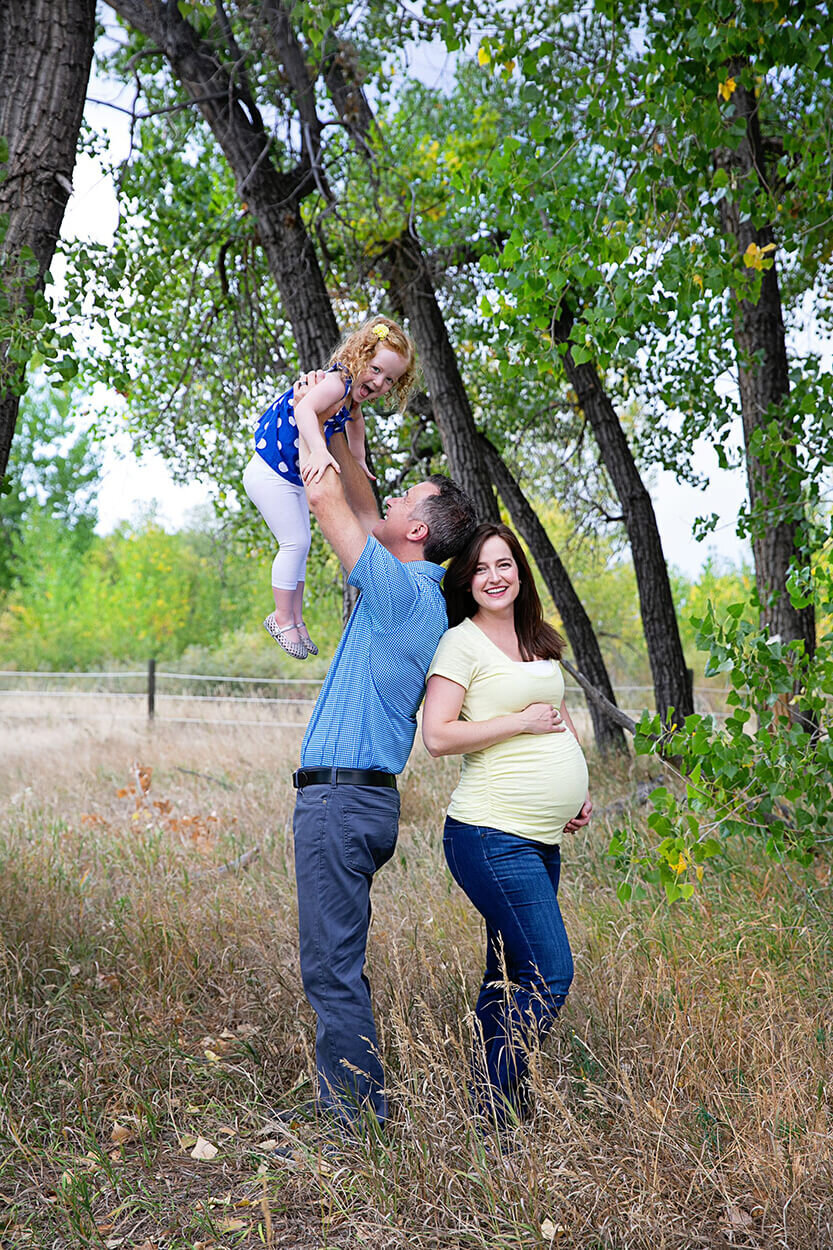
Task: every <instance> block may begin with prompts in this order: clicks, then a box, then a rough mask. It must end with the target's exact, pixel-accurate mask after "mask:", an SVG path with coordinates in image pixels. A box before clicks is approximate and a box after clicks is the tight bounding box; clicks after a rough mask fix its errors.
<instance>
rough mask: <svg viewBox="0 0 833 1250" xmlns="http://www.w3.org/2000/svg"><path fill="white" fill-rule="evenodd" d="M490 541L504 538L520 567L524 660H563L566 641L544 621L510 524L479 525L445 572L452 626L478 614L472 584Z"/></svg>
mask: <svg viewBox="0 0 833 1250" xmlns="http://www.w3.org/2000/svg"><path fill="white" fill-rule="evenodd" d="M489 538H502V539H503V541H504V542H505V543H506V545H507V546H508V548H509V550H510V551H511V553H512V557H513V559H514V561H515V563H516V564H517V566H518V578H519V582H520V584H519V587H518V597H517V599H516V600H515V605H514V606H515V634H516V636H517V639H518V648H519V650H520V653H521V655H522V656H523V658H524V659H525V660H538V659H540V660H560V659H561V654H562V652H563V650H564V639H563V638H562V637H561V635H560V634H559V633H557V632H556V631H555V630H554V629H553V627H552V625H548V624H547V622H546V621H545V620H544V610H543V608H542V607H541V600H540V598H539V597H538V591H537V589H536V587H535V579H534V578H533V576H532V569H531V568H530V567H529V561H528V560H527V558H526V556H525V555H524V552H523V548H522V547H521V544H520V543H519V542H518V540H517V538H516V537H515V534H514V533H513V531H512V530H511V529H510V528H509V526H508V525H502V524H499V525H493V524H491V522H486V523H485V524H483V525H478V527H477V529H476V530H475V531H474V533H473V534H472V536H471V538H470V539H469V541H468V543H467V544H466V546H465V547H464V548H463V550H462V551H461V552H460V554H459V555H458V556H455V557H454V559H453V560H452V561H451V563H450V564H449V566H448V568H447V569H446V573H445V578H444V579H443V594H444V595H445V601H446V605H447V607H448V623H449V625H450V626H453V625H459V624H460V622H461V621H464V620H465V619H466V617H471V616H474V614H475V612H476V611H477V604H476V603H475V601H474V597H473V595H472V593H471V584H472V580H473V578H474V571H475V569H476V568H477V566H478V564H479V563H480V553H481V551H482V550H483V544H484V543H485V542H486V541H487V540H488V539H489Z"/></svg>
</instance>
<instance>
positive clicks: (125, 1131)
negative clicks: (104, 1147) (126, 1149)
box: [110, 1124, 133, 1146]
mask: <svg viewBox="0 0 833 1250" xmlns="http://www.w3.org/2000/svg"><path fill="white" fill-rule="evenodd" d="M132 1136H133V1130H132V1129H131V1128H128V1127H127V1125H126V1124H114V1125H113V1130H112V1132H111V1133H110V1141H111V1142H112V1143H113V1145H114V1146H121V1145H122V1143H123V1142H126V1141H130V1139H131V1138H132Z"/></svg>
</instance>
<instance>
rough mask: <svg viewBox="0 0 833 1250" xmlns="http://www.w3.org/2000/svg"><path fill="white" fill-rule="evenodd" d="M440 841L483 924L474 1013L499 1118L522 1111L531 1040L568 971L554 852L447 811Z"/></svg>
mask: <svg viewBox="0 0 833 1250" xmlns="http://www.w3.org/2000/svg"><path fill="white" fill-rule="evenodd" d="M445 846H446V854H447V857H448V861H449V866H450V867H451V871H452V874H453V875H454V877H455V879H456V880H457V882H458V884H460V885H461V887H462V888H463V889H464V890H465V892H466V894H467V895H468V896H469V898H470V899H471V901H472V902H473V903H474V905H475V907H477V909H478V911H479V912H480V913H481V915H482V916H483V917H484V919H485V921H486V925H487V932H488V937H489V949H488V953H487V965H486V975H485V976H484V979H483V986H482V989H481V993H480V997H479V999H478V1004H477V1016H478V1020H479V1021H480V1023H481V1027H482V1030H483V1045H484V1052H483V1054H484V1062H485V1069H486V1072H485V1076H486V1080H487V1082H488V1086H489V1092H490V1093H491V1095H492V1098H493V1100H494V1115H495V1117H496V1118H497V1120H498V1123H499V1124H502V1123H504V1122H505V1117H506V1114H507V1110H508V1109H511V1111H513V1112H514V1113H515V1114H519V1113H520V1114H522V1113H523V1110H524V1106H523V1088H522V1087H523V1082H524V1080H525V1077H526V1075H527V1072H528V1068H529V1050H530V1047H531V1046H534V1045H536V1044H537V1043H539V1042H540V1041H541V1040H542V1039H543V1038H544V1037H545V1036H546V1034H547V1033H548V1032H549V1030H550V1028H551V1027H552V1025H553V1022H554V1021H555V1018H556V1016H557V1014H558V1012H559V1010H560V1008H561V1006H562V1005H563V1003H564V1000H565V998H566V997H567V993H568V991H569V988H570V984H571V982H572V979H573V958H572V954H571V952H570V946H569V942H568V940H567V934H566V931H565V929H564V922H563V920H562V918H561V911H560V908H559V906H558V898H557V888H558V869H559V865H560V852H559V849H558V847H553V846H544V845H543V844H542V843H539V842H534V841H532V840H531V839H528V838H521V837H516V836H515V835H513V834H507V833H503V832H501V831H500V830H497V829H490V828H486V827H482V826H473V825H465V824H462V823H461V822H459V821H454V820H453V819H452V818H450V817H449V819H448V820H447V821H446V836H445ZM504 965H505V973H504ZM481 1101H482V1099H481Z"/></svg>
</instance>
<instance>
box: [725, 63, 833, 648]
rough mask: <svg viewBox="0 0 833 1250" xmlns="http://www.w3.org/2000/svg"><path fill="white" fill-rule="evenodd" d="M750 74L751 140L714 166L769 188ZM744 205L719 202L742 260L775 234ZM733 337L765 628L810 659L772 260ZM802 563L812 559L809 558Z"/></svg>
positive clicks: (737, 109)
mask: <svg viewBox="0 0 833 1250" xmlns="http://www.w3.org/2000/svg"><path fill="white" fill-rule="evenodd" d="M744 71H746V72H748V67H747V66H743V65H735V66H733V67H732V74H733V76H734V77H735V81H736V84H737V85H736V87H735V90H734V92H733V94H732V105H733V108H734V116H735V118H736V119H739V120H742V121H743V123H744V124H745V127H746V133H745V135H744V137H743V138H742V139H741V141H740V144H739V145H738V147H737V148H735V149H734V150H732V151H728V150H721V151H719V152H716V153H715V163H716V164H717V165H719V166H722V167H724V168H726V169H729V170H730V171H731V172H732V175H733V177H734V178H736V179H737V180H738V181H739V182H741V183H743V182H746V183H747V184H749V183H750V182H752V183H753V184H756V185H761V186H762V187H763V188H764V189H765V181H764V180H765V176H766V175H765V170H766V153H765V152H764V145H763V142H762V139H761V127H760V121H759V118H758V101H757V100H756V99H755V96H754V93H753V92H752V91H750V90H749V88H748V87H746V86H744V85H743V82H742V75H743V73H744ZM739 200H740V197H736V198H733V199H732V201H731V202H729V200H728V198H724V199H723V200H721V202H720V211H721V221H722V225H723V229H724V231H725V232H726V234H727V235H729V236H730V237H731V238H733V239H734V240H735V242H736V244H737V249H738V252H739V253H740V254H741V255H743V253H745V252H746V250H747V248H748V247H749V245H750V244H752V243H754V244H757V246H758V247H759V248H768V249H769V250H770V251H771V250H772V247H773V244H774V238H773V230H772V227H771V226H770V225H765V226H761V227H756V226H755V223H754V219H753V218H751V217H749V216H744V217H741V214H740V211H739V208H738V203H739ZM734 334H735V346H736V348H737V358H738V383H739V388H740V404H741V414H742V417H743V437H744V444H745V448H746V471H747V480H748V484H749V506H750V513H751V517H752V551H753V554H754V558H755V583H756V586H757V591H758V600H759V602H760V605H761V623H762V625H764V626H766V627H767V628H768V629H769V630H770V631H771V633H773V634H779V635H780V637H781V638H782V639H783V640H784V642H790V641H792V640H793V639H797V638H798V639H801V640H802V642H803V643H804V647H805V650H806V652H807V654H808V655H812V654H813V653H814V651H815V647H816V627H815V613H814V610H813V606H812V604H810V605H809V606H808V607H806V608H794V607H793V605H792V603H791V602H790V596H789V594H788V592H787V588H786V586H787V577H788V575H789V571H790V566H791V565H792V564H793V563H794V562H795V559H796V557H797V556H798V557H800V556H801V555H802V554H803V553H802V551H801V542H800V532H801V528H802V521H803V516H804V510H803V506H802V501H801V473H800V470H799V467H798V464H797V461H796V456H795V449H794V434H795V432H794V429H793V426H792V423H791V419H790V417H789V416H788V415H787V411H788V407H787V400H788V396H789V391H790V375H789V364H788V361H787V345H786V336H785V334H784V318H783V315H782V308H781V292H780V289H779V284H778V267H777V263H776V262H775V260H774V259H773V261H772V266H771V268H769V269H765V270H764V271H763V272H762V274H761V288H760V294H759V296H758V299H757V301H755V302H753V301H752V300H749V299H743V298H741V299H739V300H738V302H737V310H736V313H735V325H734ZM779 419H780V421H781V424H782V425H783V427H784V428H783V439H782V447H781V451H780V454H779V457H778V463H777V464H773V463H772V461H771V460H763V459H761V457H760V456H758V455H757V454H756V453H755V441H756V437H757V435H758V433H759V431H763V430H764V429H765V428H766V426H767V425H768V424H769V422H770V421H772V420H776V421H778V420H779ZM804 558H805V559H808V558H809V557H808V556H806V554H805V556H804Z"/></svg>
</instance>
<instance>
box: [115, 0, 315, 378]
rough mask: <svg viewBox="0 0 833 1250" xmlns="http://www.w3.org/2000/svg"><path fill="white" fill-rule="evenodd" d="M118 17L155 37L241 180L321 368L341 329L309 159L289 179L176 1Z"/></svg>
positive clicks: (310, 362)
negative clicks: (321, 247) (317, 236)
mask: <svg viewBox="0 0 833 1250" xmlns="http://www.w3.org/2000/svg"><path fill="white" fill-rule="evenodd" d="M110 3H111V5H112V7H113V8H114V9H115V10H116V12H117V13H119V14H121V16H122V17H123V18H124V19H125V21H127V22H128V23H129V24H130V25H131V26H133V27H134V28H135V29H136V30H138V31H140V32H141V33H142V34H144V35H146V36H147V38H149V39H151V40H152V41H153V42H154V43H155V44H156V45H157V46H158V47H159V49H160V50H161V51H162V53H163V55H164V56H165V58H166V59H167V60H168V62H169V64H170V66H171V69H172V70H173V72H174V74H175V75H176V77H177V78H178V79H179V81H180V82H181V83H182V86H183V87H184V89H185V90H186V91H187V93H188V95H189V96H190V97H191V99H192V100H193V101H194V104H195V105H196V106H197V107H198V108H199V110H200V112H201V113H202V115H203V117H204V118H205V120H206V122H207V123H208V125H209V126H210V128H211V131H212V133H213V135H214V137H215V139H216V140H217V142H218V144H219V145H220V147H221V149H222V151H223V154H224V155H225V157H226V160H227V161H228V164H229V166H230V168H231V169H232V171H233V173H234V176H235V178H236V181H237V190H238V194H239V195H240V198H241V199H242V200H244V201H245V203H246V204H247V206H248V209H249V212H250V213H252V215H253V217H254V218H255V221H256V222H257V229H258V238H259V242H260V244H261V246H262V248H263V251H264V254H265V256H266V261H267V264H268V266H269V272H270V273H271V275H272V277H273V279H274V281H275V284H276V285H277V288H278V292H279V294H280V297H281V303H282V305H283V308H284V311H285V313H286V315H287V318H288V319H289V322H290V325H291V326H292V333H293V336H294V339H295V343H296V346H297V348H298V357H299V361H300V365H301V368H302V369H315V368H319V367H320V366H321V364H322V363H323V362H324V361H325V360H326V359H327V357H328V355H329V354H330V352H331V351H332V349H333V347H334V346H335V344H336V342H337V341H338V324H337V322H336V319H335V314H334V313H333V308H332V304H331V303H330V297H329V295H328V293H327V287H326V285H325V283H324V278H323V276H322V273H321V269H320V267H319V264H318V257H317V256H316V253H315V248H314V247H313V244H312V240H311V239H310V237H309V234H308V233H307V229H306V226H305V225H304V222H303V219H302V217H301V203H302V201H303V199H304V198H305V196H306V195H308V194H309V193H310V192H311V191H313V190H314V189H315V188H316V186H317V185H318V183H317V180H316V176H315V171H314V169H313V167H312V165H311V163H310V161H309V159H305V160H303V161H302V162H301V163H300V164H299V165H298V166H297V167H296V168H295V169H293V170H291V171H290V172H289V173H285V172H283V171H281V170H279V169H278V168H276V166H275V164H274V161H273V152H272V143H271V139H270V137H269V134H268V132H267V130H266V128H265V126H264V124H263V122H262V120H261V117H260V114H259V112H258V110H257V107H256V105H255V104H254V102H253V101H252V100H251V98H250V96H249V93H248V91H247V90H246V89H245V85H244V82H243V80H241V77H240V75H239V74H235V75H234V76H232V75H231V74H229V73H228V72H227V70H226V69H225V67H224V66H223V64H222V63H221V61H220V59H219V57H218V55H217V53H216V51H215V49H214V48H213V47H212V46H211V45H210V44H209V43H207V42H205V41H204V40H202V39H200V37H199V35H198V34H197V32H196V31H195V30H194V28H193V27H192V26H190V25H189V23H188V22H187V21H185V19H184V18H183V17H182V16H181V14H180V12H179V8H178V6H177V5H176V4H173V3H162V2H161V0H110Z"/></svg>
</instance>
